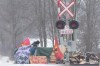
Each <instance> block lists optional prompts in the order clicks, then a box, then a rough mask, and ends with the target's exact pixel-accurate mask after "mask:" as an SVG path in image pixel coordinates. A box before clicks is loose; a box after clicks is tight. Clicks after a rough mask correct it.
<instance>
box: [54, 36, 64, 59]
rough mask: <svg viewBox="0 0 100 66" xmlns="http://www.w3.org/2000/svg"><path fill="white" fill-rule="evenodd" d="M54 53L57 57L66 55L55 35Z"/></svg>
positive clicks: (61, 57) (60, 57)
mask: <svg viewBox="0 0 100 66" xmlns="http://www.w3.org/2000/svg"><path fill="white" fill-rule="evenodd" d="M53 50H54V53H55V57H56V59H63V57H64V55H63V54H62V52H61V51H60V48H59V45H58V40H57V36H55V41H54V48H53Z"/></svg>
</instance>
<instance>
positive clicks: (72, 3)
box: [58, 0, 75, 17]
mask: <svg viewBox="0 0 100 66" xmlns="http://www.w3.org/2000/svg"><path fill="white" fill-rule="evenodd" d="M74 4H75V2H74V1H72V2H71V3H70V4H69V5H68V6H66V5H65V4H64V3H63V2H62V1H61V0H58V13H59V14H58V16H59V17H61V16H62V14H64V13H65V12H67V13H69V15H70V16H71V17H74V14H73V13H72V12H71V11H70V10H69V8H70V7H71V6H73V5H74ZM60 5H61V6H62V7H63V8H64V10H62V11H61V12H60Z"/></svg>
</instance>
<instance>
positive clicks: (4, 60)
mask: <svg viewBox="0 0 100 66" xmlns="http://www.w3.org/2000/svg"><path fill="white" fill-rule="evenodd" d="M0 64H14V61H11V60H10V59H9V57H7V56H0Z"/></svg>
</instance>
